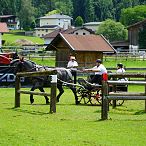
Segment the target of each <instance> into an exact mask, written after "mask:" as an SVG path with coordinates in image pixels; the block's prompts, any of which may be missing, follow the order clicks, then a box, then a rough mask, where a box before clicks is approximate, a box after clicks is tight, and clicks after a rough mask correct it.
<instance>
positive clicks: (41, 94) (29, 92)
mask: <svg viewBox="0 0 146 146" xmlns="http://www.w3.org/2000/svg"><path fill="white" fill-rule="evenodd" d="M18 93H21V94H33V95H40V96H50V95H51V94H49V93H46V92H35V91H22V90H18Z"/></svg>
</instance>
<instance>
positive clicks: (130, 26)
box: [127, 19, 146, 29]
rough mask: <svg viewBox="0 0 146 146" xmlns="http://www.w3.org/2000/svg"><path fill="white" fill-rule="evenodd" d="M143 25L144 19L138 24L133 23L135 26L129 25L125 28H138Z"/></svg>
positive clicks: (145, 20) (145, 21)
mask: <svg viewBox="0 0 146 146" xmlns="http://www.w3.org/2000/svg"><path fill="white" fill-rule="evenodd" d="M144 23H146V19H144V20H142V21H139V22H137V23H135V24H132V25H129V26H128V27H127V29H130V28H132V27H139V26H140V25H142V24H144Z"/></svg>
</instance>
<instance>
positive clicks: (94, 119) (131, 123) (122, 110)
mask: <svg viewBox="0 0 146 146" xmlns="http://www.w3.org/2000/svg"><path fill="white" fill-rule="evenodd" d="M8 36H9V35H7V38H8ZM3 37H5V35H4V36H3ZM19 38H20V37H19ZM10 39H11V40H12V37H10ZM12 41H13V40H12ZM32 60H33V61H35V62H36V63H38V64H42V65H48V66H55V63H54V59H53V58H50V59H44V60H43V61H41V59H40V60H38V59H32ZM119 62H122V63H123V64H124V65H125V66H126V67H146V61H134V60H128V61H123V60H117V61H113V60H111V59H109V60H107V61H106V62H104V64H105V66H106V67H116V64H117V63H119ZM136 72H139V71H136ZM45 90H46V91H47V92H49V89H45ZM128 90H129V91H131V92H132V91H134V92H143V91H144V87H142V86H129V89H128ZM0 92H1V94H0V146H145V145H146V139H145V134H146V113H144V101H125V102H124V104H123V105H122V106H118V107H116V109H112V107H111V106H110V111H109V116H108V117H109V120H105V121H101V106H91V105H75V102H74V97H73V94H72V92H71V91H70V90H69V89H67V88H65V93H64V95H63V96H62V97H61V99H60V102H59V103H57V106H56V107H57V112H56V113H55V114H49V110H50V106H49V105H46V104H45V99H44V98H43V97H40V96H35V97H34V99H35V103H34V104H33V105H31V104H30V102H29V95H21V107H20V108H14V97H15V89H14V88H1V89H0Z"/></svg>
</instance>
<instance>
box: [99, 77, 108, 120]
mask: <svg viewBox="0 0 146 146" xmlns="http://www.w3.org/2000/svg"><path fill="white" fill-rule="evenodd" d="M107 80H108V77H107V74H103V80H102V106H101V119H102V120H107V119H108V109H109V103H108V99H107V95H108V83H107Z"/></svg>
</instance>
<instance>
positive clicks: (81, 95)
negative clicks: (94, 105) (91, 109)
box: [77, 88, 90, 104]
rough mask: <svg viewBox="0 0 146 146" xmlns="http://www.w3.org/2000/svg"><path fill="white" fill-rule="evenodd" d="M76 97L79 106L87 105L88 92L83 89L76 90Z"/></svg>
mask: <svg viewBox="0 0 146 146" xmlns="http://www.w3.org/2000/svg"><path fill="white" fill-rule="evenodd" d="M77 96H78V101H79V102H80V103H81V104H88V103H90V102H89V97H88V91H87V90H85V89H83V88H79V89H78V90H77Z"/></svg>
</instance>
